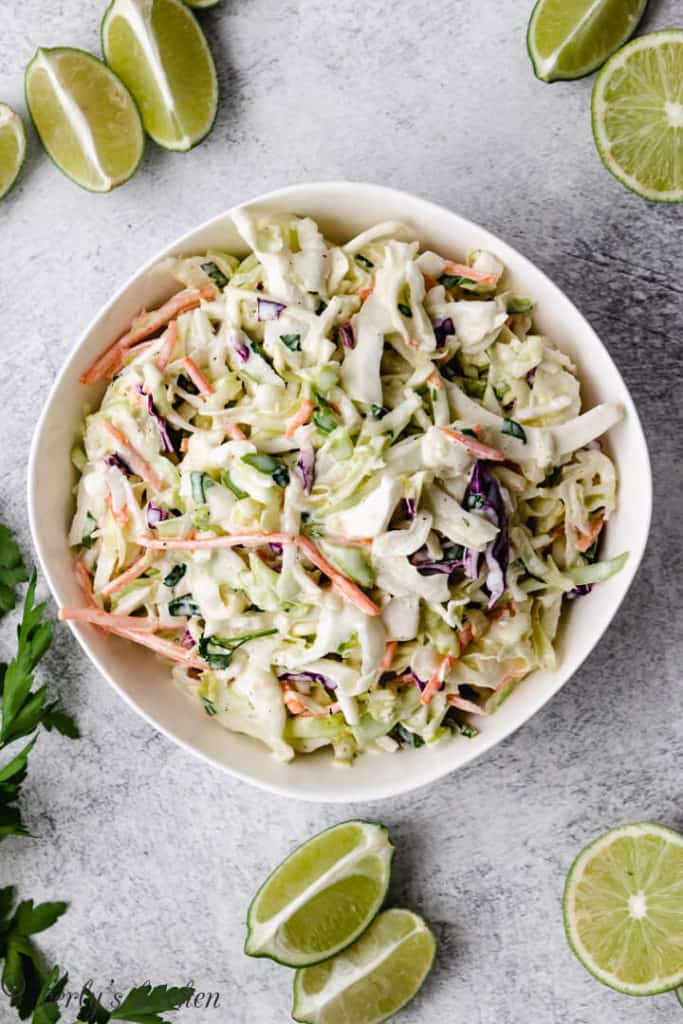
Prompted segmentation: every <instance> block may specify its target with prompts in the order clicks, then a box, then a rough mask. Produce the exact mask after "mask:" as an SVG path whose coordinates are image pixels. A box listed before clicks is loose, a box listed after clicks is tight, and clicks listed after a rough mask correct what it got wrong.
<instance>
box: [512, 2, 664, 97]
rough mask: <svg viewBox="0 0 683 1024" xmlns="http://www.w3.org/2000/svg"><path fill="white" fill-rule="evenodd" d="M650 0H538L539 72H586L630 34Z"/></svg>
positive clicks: (535, 53)
mask: <svg viewBox="0 0 683 1024" xmlns="http://www.w3.org/2000/svg"><path fill="white" fill-rule="evenodd" d="M646 6H647V0H538V3H537V4H536V6H535V7H534V9H533V11H532V14H531V19H530V21H529V30H528V32H527V39H526V41H527V49H528V50H529V56H530V57H531V62H532V64H533V66H534V72H535V74H536V77H537V78H540V79H541V80H542V81H543V82H554V81H557V79H561V78H581V77H582V76H583V75H589V74H590V73H591V71H595V69H596V68H599V67H601V66H602V65H603V64H604V63H605V61H606V60H607V58H608V57H610V56H611V55H612V54H613V53H615V51H616V50H618V49H619V47H620V46H623V44H624V43H625V42H626V40H627V39H629V38H630V37H631V36H632V35H633V33H634V31H635V29H636V26H637V25H638V22H639V21H640V19H641V17H642V15H643V12H644V10H645V8H646Z"/></svg>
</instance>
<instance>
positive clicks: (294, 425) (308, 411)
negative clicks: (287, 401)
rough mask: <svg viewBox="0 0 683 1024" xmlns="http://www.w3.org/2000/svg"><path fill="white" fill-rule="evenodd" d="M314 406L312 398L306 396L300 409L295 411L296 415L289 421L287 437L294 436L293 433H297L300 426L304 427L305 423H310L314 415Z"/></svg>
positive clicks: (286, 431)
mask: <svg viewBox="0 0 683 1024" xmlns="http://www.w3.org/2000/svg"><path fill="white" fill-rule="evenodd" d="M313 408H314V406H313V402H312V401H311V400H310V398H305V399H304V400H303V402H302V403H301V405H300V406H299V409H298V411H297V412H296V413H295V415H294V416H292V418H291V419H290V420H288V421H287V429H286V430H285V437H292V435H293V434H295V433H296V431H297V430H298V429H299V427H303V425H304V423H308V421H309V420H310V418H311V416H312V415H313Z"/></svg>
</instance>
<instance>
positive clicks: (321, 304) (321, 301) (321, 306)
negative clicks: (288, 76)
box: [315, 299, 327, 316]
mask: <svg viewBox="0 0 683 1024" xmlns="http://www.w3.org/2000/svg"><path fill="white" fill-rule="evenodd" d="M326 309H327V303H326V302H325V300H324V299H318V304H317V306H316V307H315V311H316V313H317V315H318V316H320V314H321V313H324V312H325V310H326Z"/></svg>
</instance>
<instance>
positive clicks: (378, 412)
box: [370, 405, 389, 420]
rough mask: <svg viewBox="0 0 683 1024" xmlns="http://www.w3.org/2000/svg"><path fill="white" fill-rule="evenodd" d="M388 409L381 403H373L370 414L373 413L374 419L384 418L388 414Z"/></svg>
mask: <svg viewBox="0 0 683 1024" xmlns="http://www.w3.org/2000/svg"><path fill="white" fill-rule="evenodd" d="M388 411H389V410H388V409H385V408H384V407H383V406H381V405H371V406H370V414H371V415H372V417H373V419H376V420H383V419H384V417H385V416H386V415H387V413H388Z"/></svg>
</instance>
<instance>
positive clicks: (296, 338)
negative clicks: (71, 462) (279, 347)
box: [280, 334, 301, 352]
mask: <svg viewBox="0 0 683 1024" xmlns="http://www.w3.org/2000/svg"><path fill="white" fill-rule="evenodd" d="M280 341H281V342H282V344H283V345H286V346H287V348H288V349H289V351H290V352H301V335H300V334H281V335H280Z"/></svg>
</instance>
